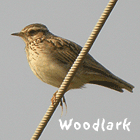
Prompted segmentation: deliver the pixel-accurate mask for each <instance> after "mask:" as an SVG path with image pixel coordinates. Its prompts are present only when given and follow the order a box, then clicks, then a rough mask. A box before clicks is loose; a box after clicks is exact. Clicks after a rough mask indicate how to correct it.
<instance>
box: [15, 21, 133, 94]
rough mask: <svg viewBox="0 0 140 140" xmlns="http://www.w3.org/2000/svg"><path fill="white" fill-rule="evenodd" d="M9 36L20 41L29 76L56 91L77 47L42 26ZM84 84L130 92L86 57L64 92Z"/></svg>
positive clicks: (130, 87) (31, 26) (130, 88)
mask: <svg viewBox="0 0 140 140" xmlns="http://www.w3.org/2000/svg"><path fill="white" fill-rule="evenodd" d="M12 35H16V36H20V37H21V38H22V39H23V40H24V42H25V44H26V47H25V50H26V55H27V60H28V62H29V65H30V68H31V70H32V71H33V73H34V74H35V75H36V76H37V77H38V78H39V79H40V80H42V81H43V82H45V83H47V84H50V85H52V86H55V87H60V85H61V83H62V81H63V79H64V77H65V76H66V74H67V72H68V70H69V69H70V67H71V65H72V64H73V62H74V60H75V59H76V57H77V55H78V54H79V52H80V50H81V46H79V45H78V44H76V43H74V42H72V41H69V40H66V39H63V38H61V37H58V36H55V35H53V34H52V33H51V32H49V30H48V28H47V27H46V26H45V25H42V24H31V25H28V26H26V27H25V28H24V29H22V31H21V32H19V33H14V34H12ZM87 83H92V84H98V85H101V86H104V87H108V88H111V89H114V90H116V91H119V92H123V90H122V89H126V90H128V91H130V92H132V89H133V88H134V86H133V85H131V84H129V83H127V82H125V81H124V80H122V79H120V78H118V77H117V76H115V75H114V74H112V73H111V72H110V71H108V70H107V69H106V68H105V67H103V66H102V65H101V64H100V63H98V62H97V61H96V60H95V59H94V58H93V57H92V56H91V55H90V54H88V55H87V56H86V58H85V59H84V61H83V63H82V64H81V66H80V67H79V69H78V72H77V73H76V75H75V77H74V78H73V80H72V82H71V84H70V86H69V88H68V90H69V89H75V88H81V87H82V86H84V85H85V84H87Z"/></svg>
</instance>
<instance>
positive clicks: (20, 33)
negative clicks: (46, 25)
mask: <svg viewBox="0 0 140 140" xmlns="http://www.w3.org/2000/svg"><path fill="white" fill-rule="evenodd" d="M11 35H14V36H19V37H22V36H23V33H22V32H19V33H13V34H11Z"/></svg>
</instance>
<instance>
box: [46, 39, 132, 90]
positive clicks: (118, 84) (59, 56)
mask: <svg viewBox="0 0 140 140" xmlns="http://www.w3.org/2000/svg"><path fill="white" fill-rule="evenodd" d="M47 41H49V42H50V43H52V44H53V47H54V51H53V56H54V58H55V59H56V60H57V61H61V62H62V63H64V64H66V65H68V66H69V68H70V67H71V65H72V64H73V62H74V61H75V59H76V58H77V56H78V54H79V53H80V51H81V49H82V48H81V47H80V46H79V45H78V44H76V43H74V42H71V41H69V40H66V39H63V38H60V37H56V36H53V37H52V38H50V39H47ZM81 66H82V67H81V74H85V75H91V76H94V77H97V78H95V79H94V80H91V81H89V82H88V83H93V84H98V85H102V86H105V87H108V88H111V89H114V90H117V91H120V92H123V90H122V88H125V89H127V90H129V91H131V92H132V89H133V88H134V86H132V85H131V84H129V83H127V82H125V81H124V80H122V79H120V78H118V77H117V76H115V75H114V74H112V73H111V72H110V71H109V70H107V69H106V68H105V67H104V66H102V65H101V64H100V63H98V62H97V61H96V60H95V59H94V58H93V57H92V56H91V55H90V54H87V56H86V58H85V59H84V61H83V63H82V65H81ZM99 79H100V80H99Z"/></svg>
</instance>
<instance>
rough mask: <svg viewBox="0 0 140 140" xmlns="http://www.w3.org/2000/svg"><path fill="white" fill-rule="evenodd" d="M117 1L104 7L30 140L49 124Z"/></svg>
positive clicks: (111, 1)
mask: <svg viewBox="0 0 140 140" xmlns="http://www.w3.org/2000/svg"><path fill="white" fill-rule="evenodd" d="M116 2H117V0H110V2H109V3H108V5H107V6H106V8H105V10H104V12H103V14H102V15H101V17H100V19H99V20H98V22H97V24H96V26H95V27H94V29H93V31H92V33H91V35H90V36H89V38H88V40H87V42H86V44H85V46H84V47H83V48H82V50H81V52H80V54H79V55H78V57H77V59H76V60H75V62H74V64H73V65H72V67H71V69H70V70H69V72H68V74H67V75H66V77H65V79H64V80H63V82H62V84H61V86H60V88H59V90H58V92H57V94H56V102H55V105H54V106H52V105H50V106H49V108H48V110H47V112H46V113H45V115H44V117H43V119H42V120H41V122H40V123H39V125H38V127H37V129H36V131H35V132H34V134H33V136H32V138H31V140H38V138H39V137H40V135H41V133H42V132H43V130H44V128H45V126H46V125H47V123H48V122H49V120H50V118H51V117H52V114H53V113H54V111H55V109H56V108H57V106H58V104H59V102H60V100H61V98H62V97H63V95H64V93H65V92H66V90H67V88H68V86H69V84H70V82H71V81H72V78H73V77H74V75H75V73H76V71H77V70H78V67H79V65H80V63H82V61H83V60H84V58H85V56H86V54H87V53H88V51H89V50H90V48H91V46H92V44H93V42H94V41H95V39H96V38H97V36H98V34H99V32H100V30H101V28H102V27H103V25H104V23H105V21H106V20H107V18H108V16H109V15H110V13H111V11H112V9H113V8H114V6H115V4H116Z"/></svg>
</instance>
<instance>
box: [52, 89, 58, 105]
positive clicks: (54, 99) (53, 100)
mask: <svg viewBox="0 0 140 140" xmlns="http://www.w3.org/2000/svg"><path fill="white" fill-rule="evenodd" d="M57 92H58V91H56V92H55V93H54V94H53V97H52V98H51V102H52V105H53V106H54V104H55V102H56V93H57Z"/></svg>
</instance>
